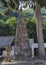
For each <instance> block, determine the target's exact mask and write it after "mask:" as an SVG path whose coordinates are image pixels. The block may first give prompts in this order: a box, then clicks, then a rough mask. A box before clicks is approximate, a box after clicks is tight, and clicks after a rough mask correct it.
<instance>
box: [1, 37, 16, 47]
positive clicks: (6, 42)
mask: <svg viewBox="0 0 46 65" xmlns="http://www.w3.org/2000/svg"><path fill="white" fill-rule="evenodd" d="M14 38H15V36H0V48H1V47H6V46H8V45H11V44H12V42H13V40H14Z"/></svg>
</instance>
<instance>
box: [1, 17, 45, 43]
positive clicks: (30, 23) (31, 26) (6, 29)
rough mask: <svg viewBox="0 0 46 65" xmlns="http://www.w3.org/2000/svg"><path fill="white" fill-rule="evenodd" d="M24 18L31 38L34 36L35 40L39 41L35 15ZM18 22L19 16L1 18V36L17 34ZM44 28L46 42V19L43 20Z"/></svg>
mask: <svg viewBox="0 0 46 65" xmlns="http://www.w3.org/2000/svg"><path fill="white" fill-rule="evenodd" d="M45 18H46V17H45ZM24 20H25V22H26V27H27V32H28V36H29V38H34V41H35V42H37V34H36V19H35V17H32V18H25V19H24ZM16 24H17V18H15V17H10V18H8V19H7V21H3V20H0V36H12V35H13V36H14V35H15V34H16ZM42 28H43V37H44V42H46V19H44V20H43V21H42Z"/></svg>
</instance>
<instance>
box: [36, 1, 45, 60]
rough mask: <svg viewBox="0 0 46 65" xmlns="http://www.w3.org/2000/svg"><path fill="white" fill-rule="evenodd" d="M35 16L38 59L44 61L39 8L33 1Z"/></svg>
mask: <svg viewBox="0 0 46 65" xmlns="http://www.w3.org/2000/svg"><path fill="white" fill-rule="evenodd" d="M35 14H36V30H37V40H38V50H39V58H40V59H44V57H45V49H44V43H43V32H42V23H41V7H40V5H39V4H38V3H37V2H36V1H35Z"/></svg>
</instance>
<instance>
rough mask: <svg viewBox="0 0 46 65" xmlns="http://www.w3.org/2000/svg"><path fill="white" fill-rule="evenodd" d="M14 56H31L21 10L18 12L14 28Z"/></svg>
mask: <svg viewBox="0 0 46 65" xmlns="http://www.w3.org/2000/svg"><path fill="white" fill-rule="evenodd" d="M17 49H18V50H17ZM16 50H17V51H16ZM16 54H20V55H23V56H24V57H29V56H31V48H30V44H29V38H28V34H27V29H26V23H25V22H24V18H23V13H22V8H21V9H20V11H19V17H18V22H17V28H16V38H15V55H16Z"/></svg>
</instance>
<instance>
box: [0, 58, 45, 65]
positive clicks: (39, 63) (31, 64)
mask: <svg viewBox="0 0 46 65" xmlns="http://www.w3.org/2000/svg"><path fill="white" fill-rule="evenodd" d="M0 65H46V60H39V59H35V60H30V61H14V62H1V64H0Z"/></svg>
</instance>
